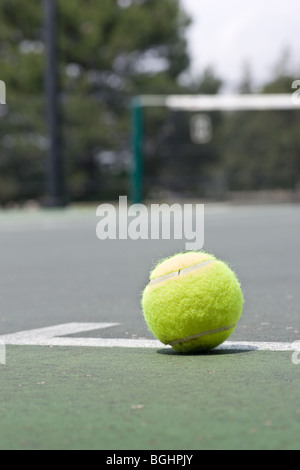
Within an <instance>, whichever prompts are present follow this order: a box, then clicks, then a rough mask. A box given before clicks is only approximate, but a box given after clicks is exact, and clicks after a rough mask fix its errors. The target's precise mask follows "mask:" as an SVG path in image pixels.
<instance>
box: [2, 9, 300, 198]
mask: <svg viewBox="0 0 300 470" xmlns="http://www.w3.org/2000/svg"><path fill="white" fill-rule="evenodd" d="M57 7H58V15H57V22H58V24H57V28H58V30H57V31H58V34H57V44H58V48H57V65H58V81H59V111H60V142H61V147H60V151H61V157H62V159H63V167H64V168H63V169H64V177H65V182H66V183H65V187H66V195H67V201H68V202H76V201H99V200H106V199H115V198H117V197H118V196H119V195H120V194H128V193H129V176H128V175H129V173H130V162H131V154H130V112H129V107H130V100H131V98H132V97H133V96H135V95H138V94H173V93H184V94H186V93H203V94H216V93H219V92H220V91H221V90H222V85H223V80H222V78H221V77H218V76H217V75H216V74H215V72H214V70H213V69H212V68H208V69H206V70H204V71H203V73H202V75H201V76H199V77H197V78H195V77H193V79H189V78H188V73H187V72H188V69H189V65H190V58H189V53H188V48H187V42H186V31H187V28H188V26H189V24H190V22H191V20H190V18H189V17H188V16H187V15H186V13H185V12H184V11H183V10H182V9H181V8H180V5H179V1H178V0H101V1H100V2H99V1H98V0H57ZM0 24H1V28H0V79H1V80H3V81H4V82H5V83H6V89H7V104H6V105H1V106H0V204H1V205H2V206H6V205H8V204H11V203H12V202H18V203H23V202H26V201H28V200H32V199H34V200H36V201H39V202H41V203H43V201H44V200H45V197H46V194H45V191H46V190H45V178H46V176H45V174H46V163H45V161H46V157H45V155H46V153H47V148H48V140H47V131H46V119H45V80H44V70H45V43H44V37H45V31H44V19H43V5H42V1H41V0H30V2H24V0H1V4H0ZM241 74H242V77H241V83H240V85H239V87H238V90H237V91H238V92H241V93H245V92H247V93H251V92H253V91H254V90H253V87H252V83H251V73H250V70H249V69H246V70H244V71H241ZM295 78H297V77H291V76H289V75H288V74H287V73H286V72H285V68H284V64H283V63H282V64H281V67H277V69H276V71H274V77H273V79H272V81H271V82H270V83H267V84H265V86H264V87H263V89H262V90H260V92H262V93H282V92H283V93H291V84H292V82H293V81H294V80H295ZM210 118H211V121H212V128H213V139H212V140H211V142H208V143H206V144H199V143H198V144H195V143H193V142H191V138H190V119H191V115H190V114H189V113H183V112H181V113H174V112H173V113H170V112H168V111H166V110H162V109H160V108H156V109H155V108H153V109H151V110H149V111H148V112H147V113H145V142H144V149H143V150H144V155H145V166H144V169H145V187H144V191H145V197H150V198H151V197H157V196H158V195H164V194H166V195H167V194H171V195H172V194H175V195H177V194H178V195H180V194H182V195H185V196H189V197H212V198H220V197H224V195H226V193H227V192H228V191H233V190H257V189H277V188H284V189H291V190H294V189H297V188H298V187H299V184H300V137H299V124H300V122H299V121H300V112H297V111H294V112H276V113H271V112H269V113H268V112H264V113H261V112H260V113H259V112H251V113H243V115H242V116H240V115H238V114H236V113H232V114H231V115H227V116H226V117H224V116H222V115H221V114H220V113H212V114H211V116H210ZM262 131H263V132H262ZM225 197H226V196H225Z"/></svg>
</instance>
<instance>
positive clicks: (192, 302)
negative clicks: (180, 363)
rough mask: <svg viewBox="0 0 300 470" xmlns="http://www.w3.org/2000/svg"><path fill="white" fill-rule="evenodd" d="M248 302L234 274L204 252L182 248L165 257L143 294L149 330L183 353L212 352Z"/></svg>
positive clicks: (143, 305)
mask: <svg viewBox="0 0 300 470" xmlns="http://www.w3.org/2000/svg"><path fill="white" fill-rule="evenodd" d="M243 304H244V297H243V293H242V290H241V286H240V283H239V281H238V279H237V277H236V275H235V273H234V272H233V271H232V270H231V269H230V268H229V266H228V265H227V264H225V263H224V262H222V261H220V260H218V259H216V258H215V257H214V256H213V255H211V254H208V253H205V252H187V253H179V254H176V255H174V256H172V257H170V258H167V259H165V260H163V261H162V262H160V263H159V264H158V265H157V266H156V267H155V269H154V270H153V271H152V272H151V274H150V282H149V284H148V285H147V286H146V288H145V290H144V292H143V296H142V308H143V312H144V317H145V320H146V322H147V325H148V327H149V329H150V331H151V332H152V333H153V334H154V335H155V336H156V338H158V339H159V340H160V341H161V342H162V343H164V344H169V345H170V346H172V347H173V349H175V350H177V351H180V352H193V351H195V352H196V351H208V350H210V349H213V348H215V347H217V346H218V345H220V344H221V343H223V342H224V341H225V340H226V339H227V338H228V337H229V336H230V335H231V334H232V333H233V331H234V329H235V327H236V325H237V323H238V321H239V319H240V317H241V315H242V310H243Z"/></svg>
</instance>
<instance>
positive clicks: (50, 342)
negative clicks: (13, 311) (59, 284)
mask: <svg viewBox="0 0 300 470" xmlns="http://www.w3.org/2000/svg"><path fill="white" fill-rule="evenodd" d="M119 324H120V323H64V324H61V325H56V326H50V327H46V328H38V329H34V330H28V331H20V332H17V333H12V334H7V335H2V336H0V342H1V344H5V345H9V344H10V345H20V346H26V345H27V346H85V347H99V348H118V347H119V348H155V349H162V348H170V346H165V345H164V344H162V343H161V342H160V341H158V340H155V339H153V340H151V339H127V338H84V337H82V338H72V337H67V335H71V334H75V333H83V332H86V331H93V330H99V329H104V328H110V327H113V326H117V325H119ZM216 349H217V350H236V351H252V350H259V351H295V345H294V343H276V342H253V341H226V342H225V343H223V344H222V345H220V346H218V348H216Z"/></svg>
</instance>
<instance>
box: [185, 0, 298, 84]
mask: <svg viewBox="0 0 300 470" xmlns="http://www.w3.org/2000/svg"><path fill="white" fill-rule="evenodd" d="M180 1H181V3H182V5H183V7H184V9H185V10H186V11H187V12H188V13H189V14H190V16H191V17H192V19H193V24H192V26H191V27H190V29H189V31H188V41H189V48H190V53H191V56H192V59H193V62H192V70H193V72H195V73H197V72H200V73H201V71H203V69H204V68H205V67H207V66H208V65H212V66H213V68H214V69H215V70H216V72H217V73H218V74H219V75H220V76H221V78H223V79H224V80H226V82H227V88H228V89H233V88H234V87H235V86H236V84H237V83H238V82H239V81H240V78H241V75H242V69H243V66H244V64H245V63H246V62H247V63H248V64H249V65H250V68H251V70H252V76H253V79H254V81H255V83H256V85H257V86H259V85H261V84H263V83H265V82H266V81H267V80H268V79H270V77H272V73H273V70H274V67H275V66H276V64H277V63H278V62H279V60H280V57H282V56H283V53H284V51H285V50H289V52H290V59H289V67H290V69H291V73H292V74H294V75H295V79H300V3H299V0H251V1H249V2H245V1H241V0H180Z"/></svg>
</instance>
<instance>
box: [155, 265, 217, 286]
mask: <svg viewBox="0 0 300 470" xmlns="http://www.w3.org/2000/svg"><path fill="white" fill-rule="evenodd" d="M214 261H215V260H214V259H209V260H207V261H202V262H201V263H197V264H193V265H192V266H189V267H188V268H183V269H179V270H178V271H174V272H173V273H169V274H164V275H163V276H159V277H155V278H154V279H150V282H149V284H148V285H149V286H151V285H154V284H159V283H160V282H163V281H165V280H166V279H171V278H173V277H177V276H180V275H181V274H186V273H188V272H190V271H195V270H196V269H200V268H204V266H207V265H208V264H210V263H213V262H214Z"/></svg>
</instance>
